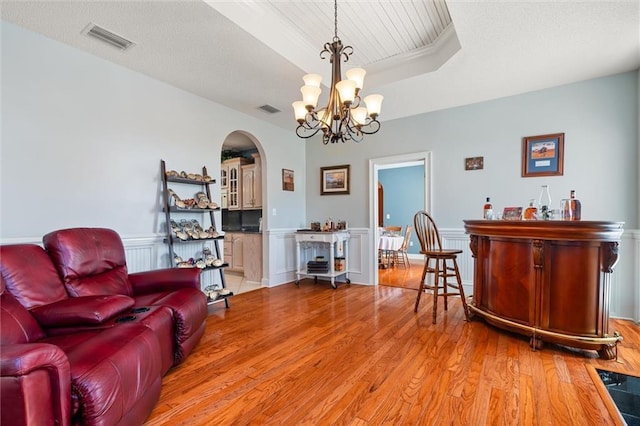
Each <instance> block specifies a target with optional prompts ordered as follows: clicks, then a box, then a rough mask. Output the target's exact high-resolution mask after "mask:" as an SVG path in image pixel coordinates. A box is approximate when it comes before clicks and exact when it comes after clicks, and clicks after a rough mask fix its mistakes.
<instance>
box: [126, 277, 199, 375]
mask: <svg viewBox="0 0 640 426" xmlns="http://www.w3.org/2000/svg"><path fill="white" fill-rule="evenodd" d="M134 298H135V300H136V306H158V305H160V306H167V307H168V308H170V309H171V311H172V312H173V319H174V321H175V328H174V338H175V354H174V363H175V364H179V363H181V362H182V361H184V359H185V358H186V357H187V355H189V353H190V352H191V349H193V346H194V343H193V342H189V341H190V339H191V338H192V337H193V336H194V335H198V336H202V333H201V330H200V329H201V328H202V326H203V324H204V323H205V321H206V319H207V298H206V296H205V295H204V293H203V292H202V291H200V290H197V289H195V288H181V289H178V290H173V291H159V292H157V293H152V294H144V295H138V296H135V297H134ZM198 340H199V337H198ZM186 342H189V343H188V344H187V343H186ZM196 343H197V340H196Z"/></svg>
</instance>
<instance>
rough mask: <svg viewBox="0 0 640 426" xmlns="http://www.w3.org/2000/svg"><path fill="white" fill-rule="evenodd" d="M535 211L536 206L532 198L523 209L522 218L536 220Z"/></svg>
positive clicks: (536, 211) (536, 209) (536, 210)
mask: <svg viewBox="0 0 640 426" xmlns="http://www.w3.org/2000/svg"><path fill="white" fill-rule="evenodd" d="M537 213H538V208H537V207H536V199H535V198H532V199H530V200H529V205H528V206H527V208H526V209H524V220H536V214H537Z"/></svg>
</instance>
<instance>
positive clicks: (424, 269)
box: [413, 259, 429, 312]
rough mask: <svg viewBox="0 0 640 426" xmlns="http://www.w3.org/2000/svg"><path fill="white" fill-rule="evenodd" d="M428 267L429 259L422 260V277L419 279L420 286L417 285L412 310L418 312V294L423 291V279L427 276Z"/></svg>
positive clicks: (420, 294)
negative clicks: (416, 294)
mask: <svg viewBox="0 0 640 426" xmlns="http://www.w3.org/2000/svg"><path fill="white" fill-rule="evenodd" d="M428 269H429V259H426V260H425V261H424V268H423V269H422V279H421V280H420V286H419V287H418V296H417V297H416V305H415V306H414V308H413V312H418V305H419V304H420V296H422V292H423V291H424V279H425V277H426V276H427V270H428Z"/></svg>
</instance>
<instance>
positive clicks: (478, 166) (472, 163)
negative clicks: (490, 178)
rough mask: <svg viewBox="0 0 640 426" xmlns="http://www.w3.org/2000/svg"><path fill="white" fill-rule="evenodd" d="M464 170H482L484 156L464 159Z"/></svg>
mask: <svg viewBox="0 0 640 426" xmlns="http://www.w3.org/2000/svg"><path fill="white" fill-rule="evenodd" d="M464 169H465V170H482V169H484V157H468V158H465V159H464Z"/></svg>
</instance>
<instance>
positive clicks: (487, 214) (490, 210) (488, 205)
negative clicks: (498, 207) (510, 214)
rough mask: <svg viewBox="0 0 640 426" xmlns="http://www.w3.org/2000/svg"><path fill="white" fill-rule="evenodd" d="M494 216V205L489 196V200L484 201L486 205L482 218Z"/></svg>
mask: <svg viewBox="0 0 640 426" xmlns="http://www.w3.org/2000/svg"><path fill="white" fill-rule="evenodd" d="M492 217H493V206H492V205H491V199H490V198H489V197H487V202H486V203H484V207H483V209H482V218H483V219H491V218H492Z"/></svg>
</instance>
